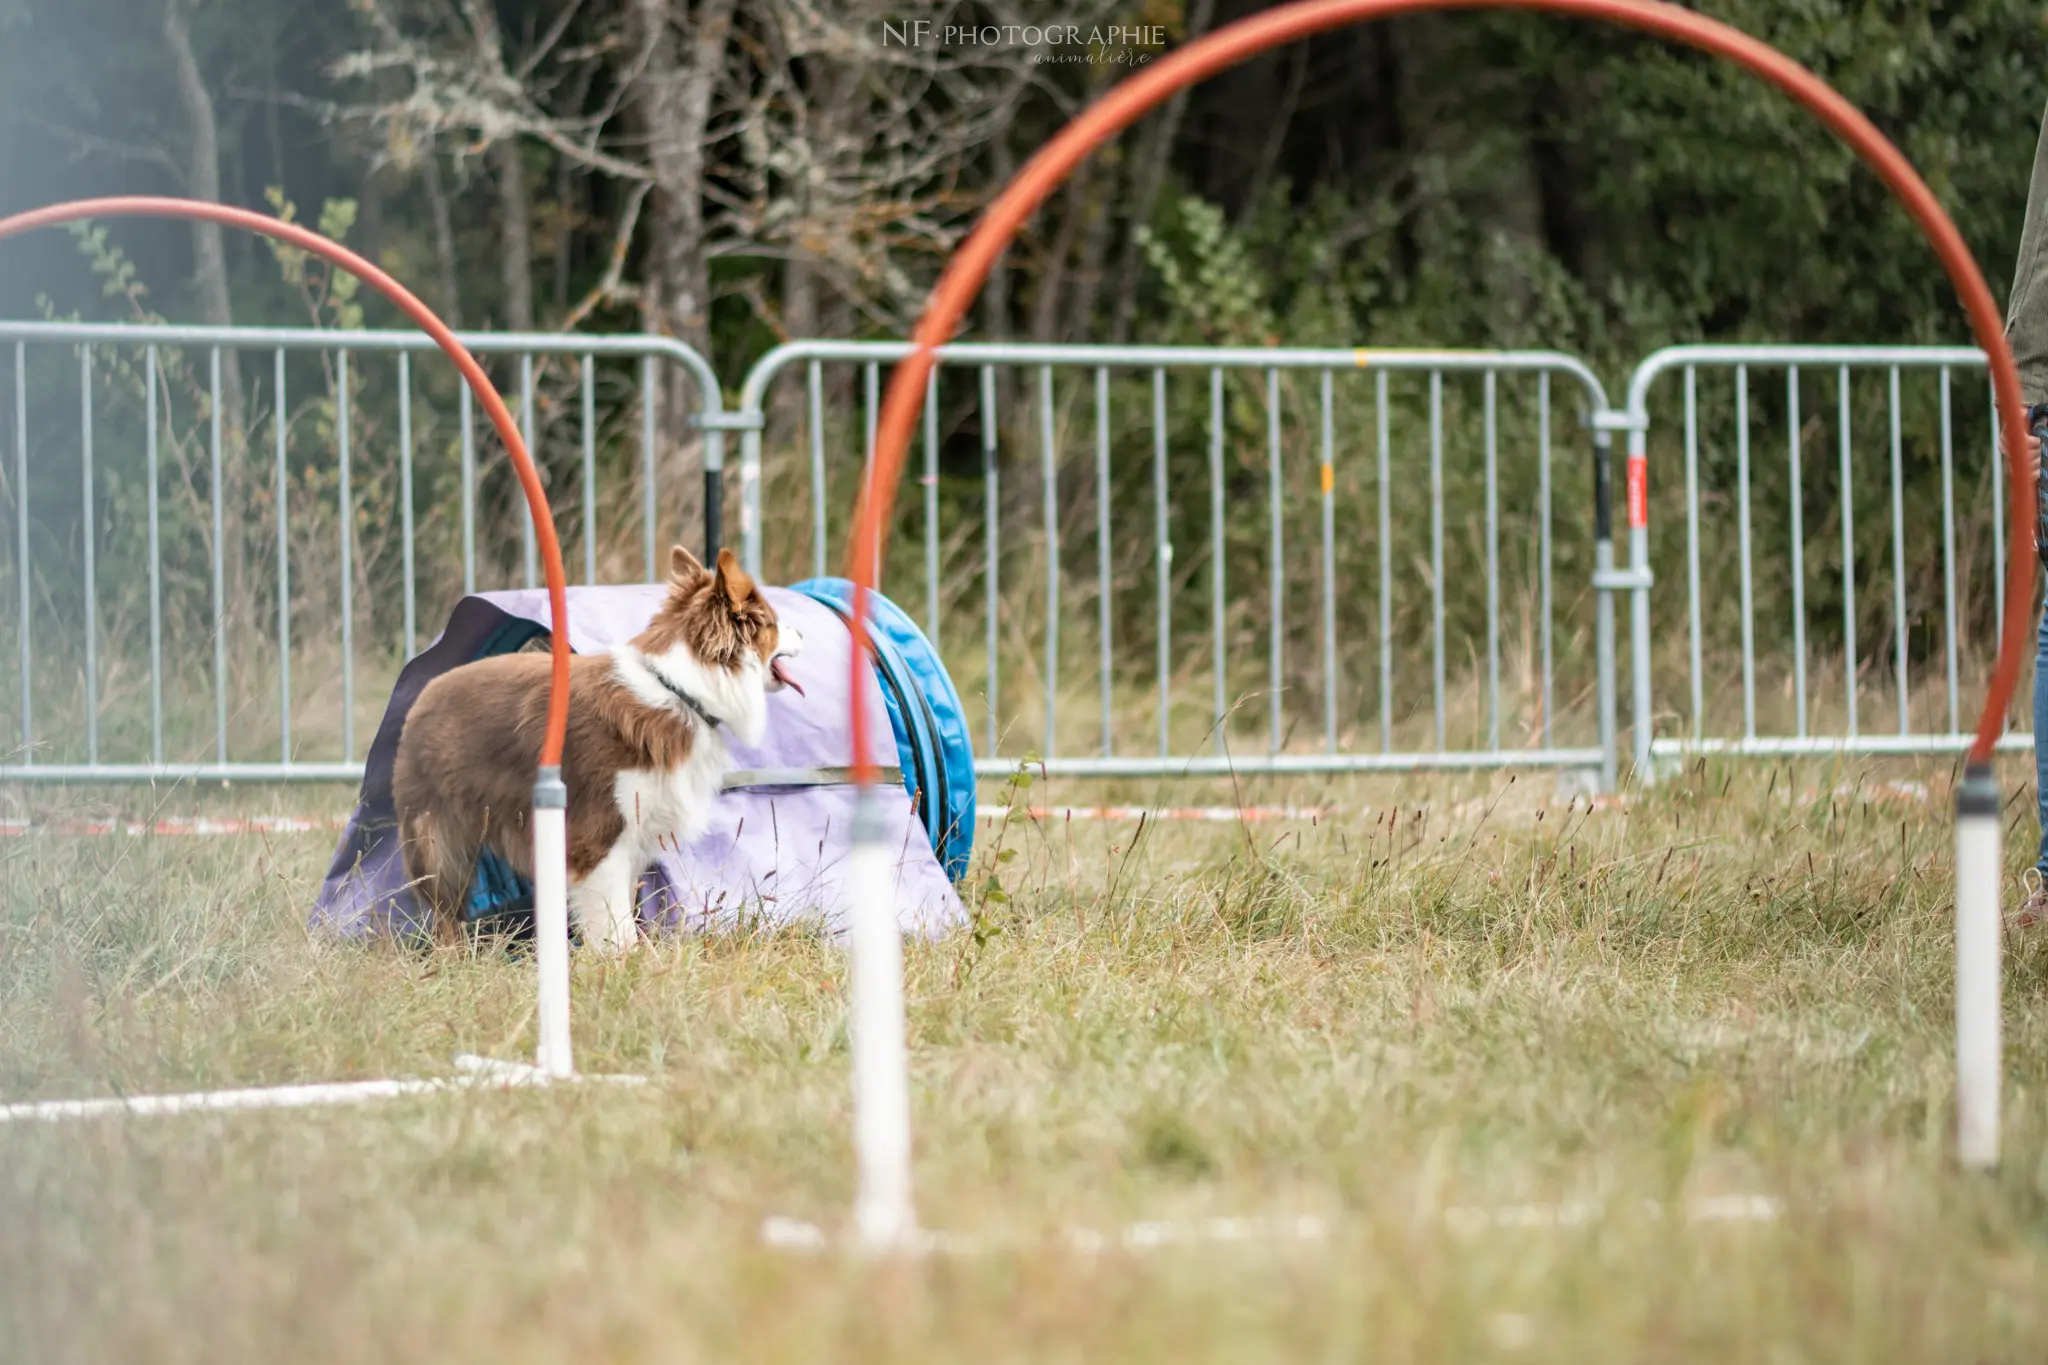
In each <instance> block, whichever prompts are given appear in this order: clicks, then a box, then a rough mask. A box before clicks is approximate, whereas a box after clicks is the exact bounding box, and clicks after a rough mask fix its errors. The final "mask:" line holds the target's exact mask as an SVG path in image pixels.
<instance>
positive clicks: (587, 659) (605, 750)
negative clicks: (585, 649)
mask: <svg viewBox="0 0 2048 1365" xmlns="http://www.w3.org/2000/svg"><path fill="white" fill-rule="evenodd" d="M668 588H669V592H668V597H667V598H666V600H665V601H663V603H662V605H661V609H660V610H659V611H658V612H656V613H655V616H654V620H653V621H651V622H650V623H649V624H648V626H647V629H646V630H644V631H642V632H640V634H638V635H636V636H634V637H633V639H632V640H630V641H628V642H627V643H625V644H623V645H617V646H614V647H613V648H612V649H611V650H610V651H609V652H608V653H605V654H592V655H578V656H576V657H575V658H573V659H571V660H570V662H569V734H568V740H567V743H566V745H565V746H564V748H563V751H562V776H563V779H564V780H565V781H566V782H567V783H568V787H569V910H570V914H571V915H572V916H573V918H574V920H575V923H576V926H577V928H579V929H580V930H582V933H583V939H584V942H586V943H589V944H592V945H594V946H597V947H601V948H607V949H612V950H619V949H624V948H626V947H629V946H631V944H632V943H633V941H634V938H635V929H636V924H637V918H636V907H635V905H634V896H635V891H636V887H637V884H638V882H639V879H640V875H641V874H642V873H643V872H645V871H646V870H647V869H648V868H649V867H650V866H651V865H652V864H653V862H654V860H655V857H656V855H657V854H659V853H660V852H661V851H662V850H663V849H665V848H666V849H676V848H679V847H680V846H682V845H684V844H687V843H689V842H690V841H691V840H692V839H695V838H696V837H697V836H698V835H699V834H701V833H702V832H703V830H704V827H705V823H706V820H707V819H708V817H709V814H710V809H711V802H712V801H713V800H714V799H716V797H717V795H718V791H719V787H720V784H721V782H722V780H723V779H724V777H725V775H726V774H727V773H728V772H730V771H731V769H732V766H733V760H732V756H731V754H730V752H729V750H728V747H727V744H726V735H727V734H730V735H732V736H733V737H734V738H736V739H738V740H739V741H740V742H741V743H744V744H757V743H759V742H760V739H761V736H762V732H763V731H764V730H765V729H766V728H767V724H768V697H767V694H768V693H769V692H771V691H778V690H780V689H781V688H783V687H796V690H797V691H798V692H799V693H801V692H802V691H803V688H802V687H801V686H798V685H797V684H796V682H795V680H794V679H792V678H791V677H790V675H789V672H788V668H787V666H786V664H787V661H788V660H789V659H792V658H794V657H796V655H797V653H798V651H799V650H800V649H801V648H802V644H803V642H802V638H801V637H800V636H799V635H798V633H797V632H796V630H795V629H794V628H793V627H792V628H789V629H783V628H782V627H780V626H779V625H778V623H777V621H776V619H775V609H774V608H773V607H771V606H770V605H769V604H768V600H767V598H765V597H764V596H762V594H761V590H760V588H759V587H758V586H756V584H755V583H754V581H753V580H752V579H751V578H749V577H748V576H747V573H746V571H745V570H744V569H742V568H740V566H739V564H738V562H737V561H736V560H735V559H734V558H733V555H732V551H730V550H721V551H719V554H718V567H717V568H716V569H715V570H707V569H706V568H705V567H704V566H703V565H702V564H700V563H699V562H698V561H697V558H696V556H694V555H692V554H691V553H690V552H689V551H688V550H686V549H684V548H683V547H682V546H680V545H678V546H676V547H675V549H674V550H673V551H671V552H670V555H669V582H668ZM548 677H549V660H548V657H547V656H546V655H545V654H533V653H527V654H503V655H498V656H495V657H493V658H488V659H479V660H477V661H476V662H474V663H469V664H465V665H463V666H462V667H460V668H456V669H453V670H451V671H449V672H447V673H444V674H442V675H441V676H440V677H438V678H436V679H434V681H432V682H430V683H428V684H427V686H426V687H425V688H424V689H423V690H422V691H421V693H420V696H419V700H418V701H416V702H414V703H413V707H412V710H411V711H410V712H409V713H408V714H407V716H406V719H405V728H404V729H403V730H402V731H401V732H400V734H399V739H398V756H397V760H396V763H395V765H394V767H393V771H392V781H391V787H392V795H393V797H394V799H395V803H396V805H397V810H398V821H399V837H400V842H401V846H402V847H403V849H404V853H405V871H406V876H407V877H408V878H410V879H411V881H412V884H413V887H414V890H415V893H416V894H417V895H418V896H419V898H420V900H421V902H422V903H423V904H424V905H425V906H426V907H427V908H428V911H429V913H430V914H431V916H432V919H433V925H434V936H435V938H436V939H437V940H438V941H440V942H442V943H452V942H454V941H456V940H457V938H458V937H459V935H460V932H461V926H462V917H463V910H464V907H465V904H466V902H467V900H468V898H469V888H470V882H471V880H472V878H474V876H475V875H476V864H477V857H478V855H479V853H480V852H481V851H482V850H483V849H485V848H489V849H491V850H492V851H493V852H495V853H496V854H497V855H498V856H499V857H501V858H503V859H504V860H505V862H506V863H508V864H509V865H510V866H511V867H512V868H514V869H515V870H516V871H517V872H518V873H519V874H520V875H521V876H523V877H526V878H527V879H529V880H531V879H532V877H533V832H532V816H531V812H532V804H533V793H532V787H533V777H534V767H533V764H534V756H535V755H536V754H538V753H539V752H540V745H541V739H542V735H543V732H544V731H545V729H546V725H547V709H548Z"/></svg>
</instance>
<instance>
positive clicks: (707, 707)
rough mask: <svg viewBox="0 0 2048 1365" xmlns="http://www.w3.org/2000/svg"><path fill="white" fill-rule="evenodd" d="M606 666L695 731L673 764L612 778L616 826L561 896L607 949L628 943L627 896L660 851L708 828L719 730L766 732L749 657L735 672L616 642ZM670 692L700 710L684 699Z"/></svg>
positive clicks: (724, 755) (743, 736)
mask: <svg viewBox="0 0 2048 1365" xmlns="http://www.w3.org/2000/svg"><path fill="white" fill-rule="evenodd" d="M612 667H613V671H614V676H616V677H617V678H618V680H619V681H620V682H621V683H622V684H624V686H625V688H626V690H627V691H628V692H630V693H631V694H632V696H633V699H634V700H635V701H637V702H639V703H640V704H641V705H643V706H646V707H649V708H651V709H655V710H661V711H672V712H675V713H676V714H677V715H679V716H681V717H682V718H683V719H684V723H685V724H688V725H690V726H692V727H694V731H695V733H694V734H693V735H692V736H691V740H692V742H691V744H690V751H689V753H688V754H687V755H685V756H684V758H683V761H682V763H681V764H680V765H679V766H677V767H674V768H668V769H650V768H625V769H621V770H620V771H619V772H618V773H616V774H615V775H614V776H613V778H612V799H613V801H614V802H616V803H617V805H618V809H619V817H620V820H621V821H622V823H623V825H624V828H623V829H622V831H621V832H620V835H619V839H618V842H617V843H615V844H613V845H612V847H611V848H610V849H609V850H608V851H607V852H606V854H605V856H604V858H603V860H602V861H600V862H599V863H598V865H597V866H596V867H595V868H593V869H592V870H591V872H590V875H589V876H587V877H585V878H583V879H582V880H581V881H580V882H578V883H576V884H575V885H574V886H572V887H570V889H569V898H570V904H571V909H572V910H573V911H574V912H575V915H576V920H577V923H578V924H579V925H581V926H582V927H583V928H584V931H585V933H586V934H587V935H588V934H595V935H596V936H598V937H600V938H601V939H603V940H604V941H605V942H606V943H607V944H608V945H610V946H614V947H616V946H623V945H624V944H627V943H630V942H631V941H632V938H633V933H634V920H635V913H634V895H633V892H634V886H635V884H636V883H638V881H639V879H640V875H641V874H642V873H644V872H645V871H647V869H648V868H650V867H652V866H653V865H654V861H655V859H657V858H659V857H660V856H661V855H662V854H663V853H676V852H680V851H681V850H682V848H683V847H684V846H685V845H687V844H689V843H690V842H692V841H693V840H695V839H696V838H697V837H698V836H699V835H701V834H703V832H704V830H705V828H706V827H707V826H708V825H709V824H710V821H711V811H712V803H713V802H714V801H716V800H717V799H718V793H719V789H720V787H721V786H722V785H723V783H724V780H725V775H726V773H727V772H729V771H731V769H732V765H733V759H732V750H731V748H730V747H729V746H728V745H727V743H726V736H727V733H728V732H730V733H731V735H732V736H733V737H734V738H737V739H738V740H739V741H740V742H741V743H744V744H758V743H760V741H761V735H762V732H763V731H764V730H765V729H766V728H767V725H768V699H767V693H766V691H765V690H764V684H765V682H766V671H767V670H766V665H764V664H763V663H762V662H761V660H760V659H759V658H758V657H757V656H755V655H753V654H749V655H747V656H746V658H745V659H744V660H742V662H741V664H740V666H739V667H738V668H736V669H722V668H721V669H712V668H705V667H704V666H703V665H702V664H700V663H699V662H698V661H697V660H696V658H695V656H693V655H692V654H691V653H690V652H689V651H688V650H687V649H684V648H680V647H679V648H676V649H673V650H670V651H668V652H667V653H666V654H663V655H660V656H649V655H644V654H642V653H641V652H640V651H639V650H637V649H635V648H633V647H632V646H631V645H619V646H617V647H615V648H614V649H613V650H612ZM676 689H681V690H682V692H683V693H685V694H687V695H688V696H689V697H690V698H691V699H692V700H693V701H694V702H695V703H696V708H702V711H701V712H700V711H699V710H698V709H696V708H693V707H692V706H691V705H690V704H689V703H686V702H684V701H683V700H682V699H681V698H680V697H679V696H678V695H677V691H676ZM703 712H708V713H709V715H710V716H711V717H716V718H717V722H718V723H717V724H716V725H714V724H713V723H712V721H711V720H710V719H709V718H707V716H706V715H705V714H703Z"/></svg>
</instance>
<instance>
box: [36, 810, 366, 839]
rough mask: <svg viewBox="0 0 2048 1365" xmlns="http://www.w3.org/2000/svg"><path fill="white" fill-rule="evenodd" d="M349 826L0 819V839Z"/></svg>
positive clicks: (329, 822) (257, 820)
mask: <svg viewBox="0 0 2048 1365" xmlns="http://www.w3.org/2000/svg"><path fill="white" fill-rule="evenodd" d="M347 828H348V817H347V816H345V815H327V816H322V815H252V816H248V817H246V818H238V819H214V818H212V817H209V816H204V815H198V816H172V817H168V818H166V819H161V820H23V819H18V818H13V819H0V838H5V837H12V838H23V837H27V836H32V835H38V834H43V835H59V836H64V837H73V838H75V837H79V836H83V835H96V834H126V835H130V836H133V837H137V838H140V837H142V836H144V835H168V836H174V837H175V836H187V835H224V834H313V833H323V832H328V831H333V832H339V831H341V830H344V829H347Z"/></svg>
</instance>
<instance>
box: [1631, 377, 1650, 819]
mask: <svg viewBox="0 0 2048 1365" xmlns="http://www.w3.org/2000/svg"><path fill="white" fill-rule="evenodd" d="M1629 416H1630V419H1631V423H1630V426H1629V432H1628V568H1629V577H1630V579H1631V580H1632V581H1631V582H1630V584H1629V600H1628V609H1629V685H1630V688H1631V690H1632V691H1633V693H1634V697H1635V705H1634V711H1635V773H1636V781H1638V782H1640V783H1642V784H1643V785H1644V786H1649V785H1651V784H1653V783H1655V782H1656V780H1657V774H1656V771H1655V770H1654V768H1653V767H1652V764H1651V755H1650V745H1651V741H1652V740H1654V739H1655V738H1656V728H1657V727H1656V722H1655V718H1654V717H1653V715H1652V713H1651V709H1650V708H1651V700H1650V457H1649V440H1648V432H1647V430H1646V427H1647V423H1644V422H1641V421H1638V420H1636V419H1637V418H1639V417H1640V414H1639V413H1633V412H1632V413H1630V414H1629Z"/></svg>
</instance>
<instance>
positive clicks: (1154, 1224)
mask: <svg viewBox="0 0 2048 1365" xmlns="http://www.w3.org/2000/svg"><path fill="white" fill-rule="evenodd" d="M1622 1207H1626V1206H1622ZM1639 1207H1640V1210H1641V1212H1642V1213H1643V1215H1644V1216H1645V1217H1647V1218H1649V1219H1650V1220H1651V1221H1653V1222H1655V1221H1662V1220H1663V1218H1664V1216H1665V1210H1664V1206H1663V1205H1662V1204H1660V1203H1659V1202H1658V1201H1657V1200H1654V1199H1645V1200H1643V1201H1642V1203H1641V1205H1640V1206H1639ZM1613 1211H1614V1210H1610V1209H1609V1208H1608V1207H1607V1206H1605V1205H1602V1204H1597V1203H1591V1202H1586V1201H1573V1202H1570V1203H1564V1204H1508V1205H1503V1206H1501V1207H1499V1208H1475V1207H1453V1208H1448V1209H1445V1210H1444V1211H1443V1221H1444V1225H1445V1226H1446V1227H1447V1228H1448V1229H1449V1230H1450V1231H1451V1232H1452V1233H1454V1234H1457V1235H1460V1236H1475V1235H1477V1234H1480V1233H1483V1232H1492V1231H1506V1230H1513V1229H1536V1230H1540V1229H1545V1228H1571V1227H1582V1226H1585V1225H1587V1224H1589V1223H1592V1222H1595V1221H1597V1220H1598V1219H1600V1218H1602V1217H1605V1216H1607V1215H1608V1214H1609V1213H1610V1212H1613ZM1783 1213H1784V1206H1783V1205H1782V1204H1781V1203H1779V1201H1778V1200H1776V1199H1775V1198H1773V1197H1771V1196H1770V1195H1765V1194H1733V1195H1712V1196H1707V1197H1704V1198H1699V1199H1694V1200H1691V1201H1689V1202H1688V1203H1687V1204H1686V1205H1685V1209H1684V1215H1683V1216H1684V1219H1685V1221H1686V1222H1688V1223H1695V1224H1699V1223H1774V1222H1776V1221H1777V1220H1778V1219H1779V1218H1780V1217H1781V1216H1782V1215H1783ZM1335 1231H1336V1229H1335V1228H1334V1227H1333V1226H1332V1224H1331V1222H1330V1221H1329V1220H1328V1219H1326V1218H1322V1217H1319V1216H1317V1215H1315V1214H1300V1215H1296V1216H1293V1217H1272V1218H1228V1217H1217V1218H1197V1219H1189V1220H1186V1221H1174V1220H1170V1219H1157V1220H1152V1221H1147V1222H1141V1223H1129V1224H1126V1225H1125V1226H1123V1227H1121V1228H1115V1229H1111V1230H1109V1231H1102V1230H1099V1229H1095V1228H1069V1229H1068V1230H1066V1231H1065V1232H1063V1233H1061V1234H1059V1237H1058V1240H1059V1241H1060V1242H1062V1243H1064V1244H1065V1245H1066V1246H1067V1247H1068V1249H1070V1250H1072V1251H1077V1252H1080V1253H1083V1254H1086V1255H1099V1254H1101V1253H1103V1252H1108V1251H1133V1252H1135V1251H1157V1250H1160V1249H1163V1248H1167V1247H1188V1246H1219V1245H1225V1244H1229V1243H1253V1242H1318V1241H1323V1240H1325V1239H1327V1238H1329V1237H1330V1236H1332V1235H1333V1234H1334V1232H1335ZM834 1240H835V1239H834V1238H833V1236H832V1234H831V1233H830V1232H829V1231H827V1230H826V1229H825V1228H823V1227H821V1226H820V1225H818V1224H816V1223H811V1222H806V1221H805V1220H803V1219H801V1218H787V1217H783V1216H781V1215H779V1214H778V1215H775V1216H772V1217H769V1218H767V1219H765V1220H763V1222H762V1224H761V1241H762V1243H763V1244H764V1245H766V1246H769V1247H772V1248H774V1249H776V1250H779V1251H793V1252H805V1253H815V1252H825V1251H829V1250H831V1249H832V1248H833V1244H834ZM848 1241H849V1242H850V1244H851V1245H853V1246H855V1247H856V1248H858V1249H863V1250H867V1249H872V1244H871V1243H869V1242H868V1241H867V1240H866V1239H863V1238H859V1237H855V1238H851V1239H848ZM1035 1243H1036V1239H1032V1238H1024V1237H1015V1236H1012V1237H1000V1238H998V1237H986V1236H982V1237H976V1236H972V1235H963V1234H960V1233H950V1232H940V1231H935V1230H932V1229H926V1228H917V1229H914V1230H912V1231H910V1232H908V1233H907V1234H905V1235H903V1236H902V1237H901V1238H900V1239H899V1240H898V1241H897V1242H895V1243H894V1244H893V1245H892V1247H891V1248H890V1249H892V1250H899V1251H905V1252H909V1253H910V1254H912V1255H918V1256H932V1255H945V1256H986V1255H993V1254H995V1253H998V1252H1006V1251H1023V1250H1028V1249H1030V1247H1031V1246H1033V1245H1034V1244H1035Z"/></svg>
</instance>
